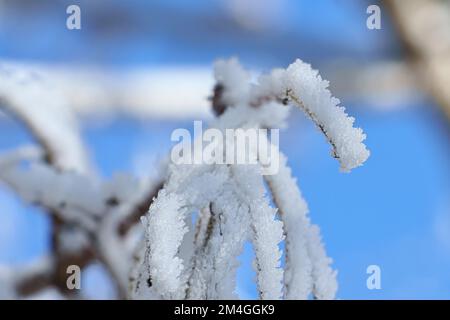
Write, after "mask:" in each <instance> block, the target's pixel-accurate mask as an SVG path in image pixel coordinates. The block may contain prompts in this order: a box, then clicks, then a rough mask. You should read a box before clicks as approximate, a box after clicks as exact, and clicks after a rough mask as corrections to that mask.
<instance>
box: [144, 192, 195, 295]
mask: <svg viewBox="0 0 450 320" xmlns="http://www.w3.org/2000/svg"><path fill="white" fill-rule="evenodd" d="M182 204H183V199H182V198H181V197H180V196H178V195H177V194H175V193H171V194H167V193H166V191H165V190H161V191H160V192H159V193H158V197H157V198H156V200H155V201H154V202H153V203H152V205H151V206H150V209H149V214H148V215H147V218H146V219H144V220H145V227H146V230H147V233H146V235H147V246H148V248H149V255H148V265H149V266H150V276H151V281H152V284H153V287H154V288H155V290H156V292H158V293H159V294H161V296H162V297H163V298H165V299H180V298H181V297H182V293H183V291H184V289H185V288H184V284H183V283H182V281H181V272H182V270H183V261H182V260H181V259H180V258H179V257H177V254H178V248H179V246H180V244H181V241H182V240H183V236H184V234H185V233H186V232H187V231H188V230H187V227H186V225H185V223H184V218H185V214H186V212H185V210H183V209H181V206H182Z"/></svg>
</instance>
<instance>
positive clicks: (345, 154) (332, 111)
mask: <svg viewBox="0 0 450 320" xmlns="http://www.w3.org/2000/svg"><path fill="white" fill-rule="evenodd" d="M328 84H329V83H328V81H326V80H323V79H322V78H321V76H320V75H319V73H318V71H317V70H313V69H312V68H311V66H310V65H309V64H307V63H304V62H303V61H301V60H296V61H295V62H294V63H292V64H291V65H290V66H289V67H288V68H287V69H286V70H281V69H277V70H274V71H273V72H272V73H271V74H270V75H264V76H262V77H260V79H259V87H256V88H255V89H254V90H253V93H252V94H253V96H254V97H253V99H257V98H258V97H259V96H264V95H274V96H276V97H277V98H279V99H281V100H283V99H287V100H288V101H289V102H291V103H293V104H294V105H296V106H298V107H299V108H301V109H302V110H303V111H304V112H305V113H306V114H307V115H308V116H309V117H310V118H311V119H312V120H313V121H314V122H315V124H316V125H317V126H318V127H319V128H320V130H321V131H322V132H323V133H324V134H325V136H326V137H327V140H328V141H329V143H330V144H331V145H332V148H333V156H334V157H336V158H337V159H338V160H339V162H340V165H341V170H342V171H344V172H349V171H350V170H351V169H353V168H355V167H358V166H360V165H362V164H363V163H364V162H365V161H366V160H367V158H368V157H369V155H370V152H369V150H367V148H366V146H365V145H364V143H363V141H364V140H365V138H366V135H365V134H364V133H363V131H362V130H361V129H360V128H355V127H353V122H354V121H355V119H354V118H353V117H349V116H348V115H347V113H346V112H345V108H344V107H340V106H339V103H340V101H339V99H336V98H335V97H333V96H332V95H331V92H330V91H329V90H328Z"/></svg>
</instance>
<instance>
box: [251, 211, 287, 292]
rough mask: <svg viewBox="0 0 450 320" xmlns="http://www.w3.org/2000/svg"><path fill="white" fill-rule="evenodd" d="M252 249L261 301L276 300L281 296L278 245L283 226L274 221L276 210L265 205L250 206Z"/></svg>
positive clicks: (281, 237) (279, 252) (279, 251)
mask: <svg viewBox="0 0 450 320" xmlns="http://www.w3.org/2000/svg"><path fill="white" fill-rule="evenodd" d="M251 211H252V227H253V228H252V229H253V247H254V250H255V256H256V261H255V268H256V271H257V272H256V274H257V286H258V291H259V293H260V297H261V299H263V300H277V299H281V298H282V296H283V284H282V279H283V269H281V266H280V258H281V254H282V253H281V250H280V249H279V248H278V245H279V244H280V242H281V241H282V240H283V224H282V222H281V221H277V220H276V219H275V214H276V212H277V210H276V209H274V208H271V207H270V206H269V205H268V204H267V203H265V202H262V203H255V204H254V205H253V206H251Z"/></svg>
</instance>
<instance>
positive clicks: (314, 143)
mask: <svg viewBox="0 0 450 320" xmlns="http://www.w3.org/2000/svg"><path fill="white" fill-rule="evenodd" d="M74 2H77V1H74ZM78 2H80V3H81V5H82V4H83V1H78ZM284 2H285V4H284V5H283V6H282V7H281V9H280V11H278V13H279V14H280V15H281V16H282V18H283V19H281V20H280V19H278V20H277V19H275V20H274V21H275V22H274V25H273V26H272V27H271V28H270V29H269V30H265V31H264V32H262V33H254V32H241V31H239V29H237V27H236V26H235V25H234V24H233V23H231V22H229V18H227V15H226V12H225V11H224V9H223V8H224V5H223V4H222V3H221V2H219V1H208V2H205V1H201V4H200V2H189V4H186V3H188V2H181V1H180V2H179V1H174V0H172V1H168V2H162V1H155V2H152V4H151V5H150V4H148V2H146V3H144V2H143V1H137V0H133V1H128V2H127V3H128V7H127V8H123V9H121V10H119V11H120V12H123V11H124V10H125V12H128V13H130V14H131V15H134V16H135V17H136V19H137V21H138V22H137V23H136V25H132V26H129V29H130V30H131V31H130V32H131V34H132V35H131V36H126V35H123V34H121V32H117V33H114V34H113V35H108V34H105V33H99V32H100V31H101V28H99V26H98V25H97V26H96V28H95V29H94V27H93V22H92V21H93V20H91V18H90V17H89V11H88V12H87V13H86V15H87V19H86V22H85V24H84V25H83V28H85V29H84V30H86V33H80V34H77V33H71V32H69V31H67V30H66V29H65V28H62V27H60V23H65V21H64V20H65V17H66V16H65V11H64V10H63V11H61V10H59V9H58V8H64V5H65V3H64V1H59V2H55V5H54V6H52V5H50V6H49V7H48V10H47V9H46V10H45V11H44V12H42V11H40V15H35V16H33V17H32V18H30V19H29V20H18V16H19V14H20V11H18V13H16V14H15V15H9V16H8V17H7V19H2V20H1V21H0V58H8V59H26V60H37V61H48V62H55V61H56V62H67V63H92V64H104V65H105V64H106V65H112V66H115V67H117V66H118V67H126V66H130V65H132V66H139V65H155V66H159V65H207V66H209V65H211V63H212V61H213V60H214V59H215V58H217V57H221V56H229V55H238V56H239V57H240V58H241V59H242V60H243V62H244V63H245V64H247V65H250V66H251V67H255V68H260V69H267V68H271V67H273V66H279V65H286V64H288V63H289V62H290V61H291V60H292V59H293V58H295V57H301V58H302V59H304V60H306V61H309V62H312V63H313V64H314V65H316V66H318V67H319V68H320V66H321V65H324V64H325V63H326V62H327V61H330V60H332V59H336V58H345V59H349V60H352V61H361V62H371V61H376V60H381V59H384V58H394V59H395V58H398V57H399V47H398V45H397V44H396V41H395V39H393V38H392V34H393V32H392V31H391V30H390V25H389V22H388V19H387V17H386V19H385V17H384V16H383V20H382V21H383V29H382V30H381V31H376V32H373V31H369V30H367V29H366V27H365V19H366V17H367V16H366V14H365V8H366V7H367V4H366V3H365V2H364V1H345V2H344V1H338V0H334V1H333V0H328V1H325V0H322V1H284ZM111 3H117V4H118V3H119V1H111ZM182 3H183V4H182ZM82 8H83V6H82ZM105 10H106V9H105ZM165 12H167V14H168V15H170V17H171V18H172V19H173V20H170V19H167V21H166V20H164V19H162V18H157V16H158V14H159V15H160V14H161V13H165ZM224 12H225V13H224ZM177 16H178V17H179V21H175V20H176V17H177ZM96 17H98V15H97V16H96ZM153 18H154V19H155V21H151V19H153ZM200 18H203V19H204V20H202V19H200ZM92 19H93V18H92ZM210 19H213V21H214V19H216V20H217V19H218V20H217V21H219V22H220V23H219V22H217V23H216V24H214V23H212V22H211V20H210ZM205 21H206V22H205ZM280 21H281V22H280ZM90 22H92V24H90ZM117 23H118V24H119V25H120V22H117ZM183 23H189V25H184V24H183ZM196 23H198V25H196ZM204 25H207V26H209V25H210V26H212V27H211V28H212V29H211V30H209V31H205V30H203V28H204ZM183 27H185V28H183ZM219 27H220V28H219ZM214 28H217V30H216V29H214ZM37 30H39V31H37ZM99 30H100V31H99ZM343 103H344V105H346V106H347V107H348V109H349V112H350V113H351V114H352V115H354V116H355V117H356V119H357V124H358V125H359V126H361V127H362V128H364V130H365V132H366V133H367V136H368V138H367V145H368V147H369V149H370V150H371V153H372V154H371V157H370V159H369V160H368V162H367V163H366V164H365V165H364V166H363V167H361V168H358V169H356V170H354V171H353V172H352V173H351V174H343V173H340V172H339V170H338V164H337V162H336V161H335V160H334V159H332V158H331V157H330V156H329V147H328V145H327V144H326V142H325V140H324V138H323V136H322V135H321V134H320V133H319V132H318V131H317V130H316V129H315V128H314V127H313V125H312V123H310V121H309V120H306V119H305V117H304V116H303V115H302V114H300V113H299V112H294V115H293V116H292V118H291V120H290V127H289V129H287V130H285V131H283V132H282V133H281V138H280V139H281V148H282V150H283V151H284V152H285V153H286V154H287V155H288V158H289V164H290V165H291V166H292V168H293V173H294V175H295V176H296V177H297V178H298V181H299V185H300V187H301V189H302V192H303V194H304V196H305V198H306V199H307V201H308V204H309V207H310V211H311V217H312V220H313V222H314V223H317V224H318V225H319V226H320V227H321V230H322V235H323V237H324V241H325V243H326V247H327V250H328V254H329V255H330V256H331V257H332V258H333V259H334V266H335V267H336V268H337V269H338V272H339V276H338V280H339V288H340V289H339V292H338V298H342V299H392V298H407V299H409V298H424V299H448V298H450V273H449V272H448V270H449V269H450V199H449V193H450V166H449V163H450V147H449V145H450V144H449V143H448V141H449V137H450V135H449V133H450V131H449V126H448V122H446V120H445V119H444V118H443V116H442V115H441V114H439V113H438V111H436V110H437V108H436V107H435V106H434V105H433V103H432V102H431V101H430V100H429V99H424V100H421V101H417V102H416V103H410V104H411V105H405V106H401V108H394V109H393V110H392V111H379V110H378V109H376V108H371V106H369V105H366V104H361V103H358V104H357V102H355V101H348V102H347V101H343ZM191 120H192V121H193V120H195V119H191ZM191 120H186V121H177V122H173V121H169V120H167V121H166V120H164V121H162V120H155V121H144V120H136V119H132V118H127V117H124V116H120V117H117V118H116V119H114V120H112V121H110V122H107V123H105V124H103V125H101V126H99V125H95V124H91V123H89V122H87V123H84V124H83V137H84V139H85V141H86V143H87V146H88V148H89V150H90V152H91V155H92V157H93V159H94V161H95V163H96V164H97V166H98V168H99V170H100V172H101V173H102V175H104V176H105V177H108V176H111V175H112V173H113V172H116V171H127V172H129V171H131V172H135V173H136V172H139V170H142V168H141V166H142V163H141V162H139V155H140V156H141V157H143V158H144V159H145V157H146V156H148V155H151V157H150V158H152V159H154V158H157V157H158V156H160V157H164V155H165V154H166V152H167V150H168V149H169V147H170V133H171V132H172V130H173V129H174V128H178V127H186V128H188V129H192V126H193V122H192V121H191ZM28 141H30V137H29V136H28V135H27V133H26V132H25V131H24V130H23V128H20V127H19V126H17V124H15V123H14V122H13V121H11V120H4V119H2V120H0V151H1V150H5V149H8V148H11V147H15V146H18V145H21V144H23V143H25V142H28ZM136 154H137V155H138V156H136ZM48 230H49V226H48V221H47V220H46V218H45V216H43V215H41V214H40V212H39V209H36V208H33V207H31V206H28V205H26V204H24V203H22V202H21V201H20V200H19V199H17V198H16V197H15V196H14V195H13V194H12V193H11V192H10V191H9V190H7V189H5V188H3V187H0V263H3V264H14V265H15V264H20V263H23V262H26V261H29V260H30V259H32V258H34V257H38V256H40V255H42V254H43V253H45V252H46V251H47V250H48V242H49V238H48ZM250 258H251V251H250V248H249V247H248V248H246V250H245V253H244V255H243V256H242V262H243V267H242V269H241V270H240V272H239V282H240V283H241V287H240V288H239V292H240V294H242V296H244V297H254V296H255V294H256V291H255V287H254V284H253V283H252V280H253V279H252V278H253V277H254V274H253V272H252V271H251V268H250V263H249V260H250ZM371 264H376V265H379V266H380V267H381V272H382V278H381V281H382V289H381V290H373V291H370V290H368V289H367V288H366V279H367V276H368V275H367V274H366V268H367V266H368V265H371ZM93 269H94V271H92V272H93V273H94V274H96V275H97V276H92V277H91V278H92V279H94V280H91V281H92V283H96V281H97V282H98V283H100V284H101V283H106V282H107V281H106V280H104V279H103V280H102V278H101V277H100V276H98V275H99V274H102V271H101V270H100V269H98V268H93ZM99 279H100V280H99ZM92 287H94V288H92ZM90 288H91V289H90V290H92V291H93V292H94V293H93V295H94V296H95V294H96V293H95V290H96V289H95V288H105V286H103V285H98V286H92V285H91V286H90ZM98 290H103V291H102V292H100V293H97V296H100V297H107V296H108V293H107V292H105V290H104V289H98ZM106 291H107V290H106Z"/></svg>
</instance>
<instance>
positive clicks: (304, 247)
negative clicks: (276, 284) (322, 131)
mask: <svg viewBox="0 0 450 320" xmlns="http://www.w3.org/2000/svg"><path fill="white" fill-rule="evenodd" d="M279 158H280V160H279V161H280V168H279V171H278V173H277V174H275V175H268V176H265V178H266V180H267V182H268V184H269V187H270V189H271V191H272V194H273V197H274V200H275V202H276V203H277V204H278V206H279V210H280V216H281V219H282V221H283V225H284V230H285V234H286V267H285V278H284V282H285V286H286V292H285V296H286V299H307V298H308V297H309V295H310V293H311V292H312V293H313V295H314V296H315V297H316V298H318V299H334V297H335V294H336V291H337V281H336V272H335V271H334V270H333V269H332V268H331V267H330V264H331V263H332V260H331V259H330V258H328V257H327V255H326V252H325V249H324V247H323V244H322V242H321V239H320V231H319V228H318V227H317V226H314V225H313V226H311V224H310V220H309V217H308V206H307V204H306V202H305V200H304V199H303V197H302V194H301V191H300V189H299V188H298V185H297V181H296V179H295V178H293V177H292V174H291V170H290V168H289V167H288V166H287V159H286V157H285V156H284V155H283V154H282V153H280V154H279Z"/></svg>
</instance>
